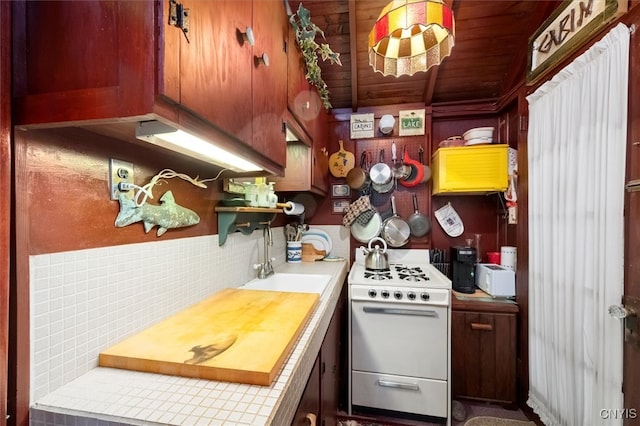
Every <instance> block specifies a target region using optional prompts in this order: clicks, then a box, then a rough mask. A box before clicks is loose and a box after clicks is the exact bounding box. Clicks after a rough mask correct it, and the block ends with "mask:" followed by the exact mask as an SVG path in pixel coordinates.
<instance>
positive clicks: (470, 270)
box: [451, 246, 476, 293]
mask: <svg viewBox="0 0 640 426" xmlns="http://www.w3.org/2000/svg"><path fill="white" fill-rule="evenodd" d="M475 269H476V249H475V248H474V247H466V246H453V247H451V286H452V287H453V289H454V290H455V291H458V292H460V293H474V292H475V291H476V277H475Z"/></svg>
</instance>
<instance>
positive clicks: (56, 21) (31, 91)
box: [2, 1, 157, 124]
mask: <svg viewBox="0 0 640 426" xmlns="http://www.w3.org/2000/svg"><path fill="white" fill-rule="evenodd" d="M2 6H3V7H9V6H11V8H10V9H11V13H12V14H13V19H12V26H13V28H12V34H13V35H12V42H13V52H12V53H13V61H12V63H13V91H14V97H15V103H14V105H13V112H14V117H13V118H14V122H13V124H44V123H59V122H66V121H83V120H97V119H110V118H114V117H128V116H139V115H144V114H147V113H149V112H150V111H151V108H152V105H153V101H154V96H155V84H154V82H155V81H156V74H155V72H156V70H157V68H156V66H155V53H156V46H155V39H154V36H153V35H154V31H155V15H154V12H155V10H154V3H152V2H141V1H132V2H121V1H81V2H53V1H39V2H36V1H25V2H11V4H10V3H8V2H5V3H3V4H2ZM88 41H90V42H88ZM132 46H135V48H132Z"/></svg>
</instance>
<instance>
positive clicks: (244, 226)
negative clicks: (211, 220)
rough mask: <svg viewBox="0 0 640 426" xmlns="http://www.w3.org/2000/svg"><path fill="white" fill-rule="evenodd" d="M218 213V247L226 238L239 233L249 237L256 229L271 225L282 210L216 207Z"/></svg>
mask: <svg viewBox="0 0 640 426" xmlns="http://www.w3.org/2000/svg"><path fill="white" fill-rule="evenodd" d="M215 211H216V212H217V213H218V246H222V245H224V243H225V242H226V241H227V236H228V235H229V234H231V233H232V232H236V231H240V232H242V233H243V234H245V235H250V234H251V233H252V232H253V231H254V230H256V229H263V228H265V227H266V226H267V225H269V224H271V221H272V220H273V219H275V217H276V214H277V213H282V212H283V210H282V209H272V208H266V207H216V208H215Z"/></svg>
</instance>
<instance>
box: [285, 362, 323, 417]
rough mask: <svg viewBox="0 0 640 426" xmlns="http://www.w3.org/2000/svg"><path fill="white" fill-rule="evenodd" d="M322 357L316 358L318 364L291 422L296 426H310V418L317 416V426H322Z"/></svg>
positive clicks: (314, 366) (314, 367)
mask: <svg viewBox="0 0 640 426" xmlns="http://www.w3.org/2000/svg"><path fill="white" fill-rule="evenodd" d="M319 415H320V357H319V356H318V357H317V358H316V362H315V364H314V365H313V370H311V375H310V376H309V380H308V381H307V386H306V387H305V388H304V392H303V393H302V398H301V399H300V403H299V404H298V409H297V410H296V413H295V414H294V416H293V421H292V422H291V424H292V425H294V426H309V424H311V422H310V420H309V417H310V416H315V418H316V419H317V420H318V421H317V423H316V424H320V419H319Z"/></svg>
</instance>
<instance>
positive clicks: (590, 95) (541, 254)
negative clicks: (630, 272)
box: [527, 24, 629, 426]
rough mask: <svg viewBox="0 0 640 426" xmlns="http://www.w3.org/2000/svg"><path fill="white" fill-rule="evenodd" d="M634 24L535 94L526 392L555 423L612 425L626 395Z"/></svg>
mask: <svg viewBox="0 0 640 426" xmlns="http://www.w3.org/2000/svg"><path fill="white" fill-rule="evenodd" d="M628 68H629V29H628V28H627V27H626V26H624V25H622V24H620V25H618V26H617V27H615V28H614V29H612V30H611V31H610V32H609V33H608V34H607V35H606V36H605V37H604V38H603V39H602V40H600V41H599V42H597V43H596V44H595V45H593V46H592V47H591V48H590V49H589V50H588V51H587V52H585V53H584V54H583V55H581V56H580V57H579V58H577V59H576V60H575V61H574V62H572V63H571V64H570V65H568V66H567V67H566V68H565V69H563V70H562V71H560V72H559V73H558V74H557V75H556V76H554V78H553V79H552V80H550V81H548V82H547V83H545V84H544V85H542V86H541V87H540V88H539V89H538V90H537V91H536V92H535V93H533V94H532V95H530V96H529V97H528V98H527V100H528V101H529V134H528V162H529V182H528V185H529V386H530V387H529V400H528V401H527V403H528V404H529V405H530V406H531V407H532V408H533V409H534V411H535V412H536V413H537V414H538V415H539V416H540V418H541V420H542V421H543V422H544V423H545V424H546V425H567V426H575V425H598V424H607V425H614V424H618V423H620V424H621V422H619V421H614V420H612V419H610V418H609V419H603V417H606V416H604V415H602V414H601V410H602V409H611V410H613V409H621V408H623V407H622V404H623V402H622V393H621V387H622V344H623V343H622V342H623V330H622V326H621V323H620V322H619V321H618V320H614V319H613V318H611V317H610V316H609V315H608V313H607V308H608V306H609V305H613V304H619V303H620V300H621V296H622V293H623V276H624V275H623V274H624V272H623V249H624V228H623V207H624V183H625V181H624V177H625V157H626V140H627V97H628V95H627V93H628Z"/></svg>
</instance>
